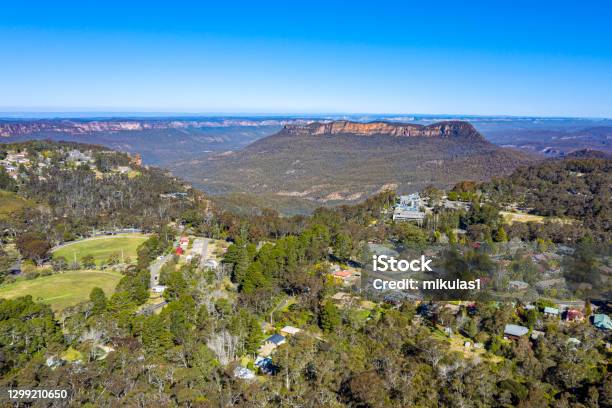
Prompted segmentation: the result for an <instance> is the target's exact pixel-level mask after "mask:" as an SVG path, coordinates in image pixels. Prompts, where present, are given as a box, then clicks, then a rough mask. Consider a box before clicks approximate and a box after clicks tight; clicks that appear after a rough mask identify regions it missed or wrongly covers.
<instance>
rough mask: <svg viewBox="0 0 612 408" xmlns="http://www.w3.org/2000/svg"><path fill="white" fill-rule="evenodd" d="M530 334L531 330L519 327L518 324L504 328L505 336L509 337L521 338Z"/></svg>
mask: <svg viewBox="0 0 612 408" xmlns="http://www.w3.org/2000/svg"><path fill="white" fill-rule="evenodd" d="M527 333H529V329H528V328H527V327H525V326H519V325H517V324H507V325H506V327H505V328H504V334H507V335H509V336H515V337H521V336H524V335H526V334H527Z"/></svg>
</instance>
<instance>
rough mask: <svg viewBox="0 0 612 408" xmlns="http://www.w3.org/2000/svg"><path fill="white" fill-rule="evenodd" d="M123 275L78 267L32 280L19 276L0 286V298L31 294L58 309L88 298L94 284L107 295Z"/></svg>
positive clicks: (39, 300)
mask: <svg viewBox="0 0 612 408" xmlns="http://www.w3.org/2000/svg"><path fill="white" fill-rule="evenodd" d="M122 276H123V275H121V274H120V273H119V272H112V271H89V270H80V271H70V272H64V273H57V274H54V275H50V276H42V277H40V278H36V279H32V280H25V279H20V280H18V281H16V282H14V283H11V284H8V285H3V286H0V298H8V299H11V298H16V297H19V296H26V295H31V296H32V299H33V300H34V301H36V302H42V303H47V304H49V305H51V308H52V309H53V310H55V311H58V310H62V309H65V308H66V307H68V306H73V305H76V304H77V303H79V302H82V301H83V300H87V299H89V293H90V292H91V290H92V289H93V288H94V287H96V286H97V287H99V288H102V290H104V293H106V295H107V296H110V295H111V294H112V293H113V292H114V291H115V287H116V286H117V283H119V280H120V279H121V278H122Z"/></svg>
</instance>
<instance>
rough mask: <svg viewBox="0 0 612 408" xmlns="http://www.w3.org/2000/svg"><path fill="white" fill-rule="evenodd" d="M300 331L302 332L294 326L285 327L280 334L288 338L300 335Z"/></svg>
mask: <svg viewBox="0 0 612 408" xmlns="http://www.w3.org/2000/svg"><path fill="white" fill-rule="evenodd" d="M300 331H301V330H300V329H298V328H297V327H293V326H285V327H283V328H282V329H281V331H280V332H281V334H282V335H283V336H285V337H286V336H293V335H295V334H297V333H299V332H300Z"/></svg>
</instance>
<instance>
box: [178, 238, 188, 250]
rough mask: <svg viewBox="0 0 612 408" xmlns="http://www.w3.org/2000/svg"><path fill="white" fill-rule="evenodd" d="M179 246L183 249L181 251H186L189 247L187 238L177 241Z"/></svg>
mask: <svg viewBox="0 0 612 408" xmlns="http://www.w3.org/2000/svg"><path fill="white" fill-rule="evenodd" d="M179 246H180V247H181V248H183V250H186V249H187V248H188V247H189V238H187V237H181V238H180V239H179Z"/></svg>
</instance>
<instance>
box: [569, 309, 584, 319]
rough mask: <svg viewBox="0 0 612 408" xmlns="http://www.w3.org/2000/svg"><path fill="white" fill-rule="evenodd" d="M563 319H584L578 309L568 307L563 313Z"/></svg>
mask: <svg viewBox="0 0 612 408" xmlns="http://www.w3.org/2000/svg"><path fill="white" fill-rule="evenodd" d="M565 320H567V321H570V322H581V321H583V320H584V314H583V313H582V312H581V311H580V310H576V309H568V311H567V312H566V313H565Z"/></svg>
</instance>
